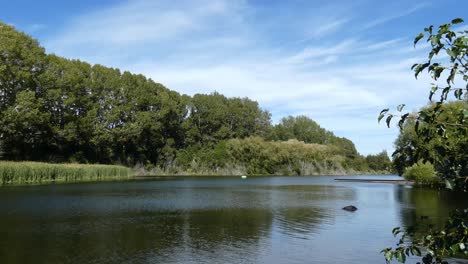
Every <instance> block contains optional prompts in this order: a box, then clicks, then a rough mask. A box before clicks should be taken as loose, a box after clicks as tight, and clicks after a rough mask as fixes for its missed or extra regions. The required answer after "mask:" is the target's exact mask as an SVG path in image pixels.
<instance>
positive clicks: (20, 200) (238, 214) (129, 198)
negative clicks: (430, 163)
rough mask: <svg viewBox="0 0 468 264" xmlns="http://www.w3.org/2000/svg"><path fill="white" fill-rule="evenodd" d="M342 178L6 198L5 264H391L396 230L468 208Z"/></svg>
mask: <svg viewBox="0 0 468 264" xmlns="http://www.w3.org/2000/svg"><path fill="white" fill-rule="evenodd" d="M334 178H337V177H332V176H320V177H317V176H315V177H304V176H301V177H249V178H247V179H241V178H240V177H197V178H194V177H191V178H190V177H176V178H161V179H152V180H133V181H120V182H100V183H77V184H52V185H39V186H21V187H1V188H0V235H1V239H0V263H265V264H266V263H268V264H275V263H385V260H384V258H383V256H382V255H381V254H380V253H379V252H380V250H381V249H383V248H385V247H389V246H394V245H395V243H396V239H395V238H394V237H393V236H392V234H391V230H392V228H394V227H396V226H409V225H412V224H414V222H415V221H419V220H420V219H421V216H428V217H429V219H428V220H425V221H430V222H433V223H436V224H440V223H442V222H443V221H444V217H446V216H447V215H448V212H449V211H450V210H451V209H453V208H462V207H468V200H467V196H466V195H465V194H454V193H449V192H446V191H437V190H429V189H422V188H412V187H409V186H400V185H393V184H384V183H382V184H381V183H362V182H335V181H334ZM344 178H356V179H357V178H360V179H365V178H373V179H375V178H378V179H399V177H396V176H352V177H350V176H346V177H344ZM346 205H355V206H357V207H358V208H359V209H358V210H357V211H356V212H352V213H351V212H347V211H344V210H342V209H341V208H342V207H344V206H346ZM407 263H415V260H414V259H410V261H409V262H407Z"/></svg>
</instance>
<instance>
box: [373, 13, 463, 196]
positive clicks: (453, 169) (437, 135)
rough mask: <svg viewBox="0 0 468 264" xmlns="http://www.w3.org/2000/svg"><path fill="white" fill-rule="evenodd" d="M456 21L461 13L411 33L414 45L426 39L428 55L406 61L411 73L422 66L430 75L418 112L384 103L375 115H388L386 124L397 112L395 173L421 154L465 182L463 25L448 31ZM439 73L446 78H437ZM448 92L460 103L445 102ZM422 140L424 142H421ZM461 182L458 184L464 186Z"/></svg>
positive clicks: (445, 174)
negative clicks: (426, 102)
mask: <svg viewBox="0 0 468 264" xmlns="http://www.w3.org/2000/svg"><path fill="white" fill-rule="evenodd" d="M459 23H463V19H461V18H457V19H454V20H452V22H451V23H448V24H443V25H440V26H439V28H438V30H437V31H436V30H435V29H434V27H433V26H429V27H427V28H425V29H424V32H423V33H420V34H419V35H418V36H417V37H416V38H415V41H414V44H415V45H416V44H417V43H418V42H419V41H421V40H423V39H426V41H427V42H428V43H429V44H430V46H431V50H430V52H429V55H428V60H427V61H426V62H423V63H417V64H414V65H413V66H412V67H411V69H412V70H413V71H414V73H415V77H416V78H417V77H418V76H419V75H420V74H421V73H422V72H423V71H424V70H427V72H428V73H429V75H430V77H431V78H432V79H433V81H434V84H432V87H431V89H430V92H429V100H430V101H431V104H430V106H429V107H426V108H423V109H421V110H420V111H418V112H417V113H413V114H411V113H402V114H401V115H397V114H389V113H388V112H389V109H384V110H382V112H381V113H380V115H379V118H378V119H379V121H380V120H382V119H383V118H384V117H385V116H387V119H386V121H387V125H390V122H391V120H392V118H393V117H396V116H399V117H400V120H399V122H398V125H399V127H400V129H401V130H402V131H403V132H402V134H403V136H400V138H399V139H398V140H397V143H396V144H397V152H396V153H395V155H394V156H395V161H396V169H397V170H398V171H399V173H401V172H402V171H403V170H404V166H407V165H408V164H409V165H411V164H412V163H414V162H415V160H419V159H423V160H428V161H431V162H432V163H433V164H434V165H435V167H436V170H437V171H438V172H439V174H440V175H442V176H443V178H444V179H445V180H447V181H448V182H459V183H462V182H465V183H466V182H467V181H465V180H464V178H465V177H466V176H467V175H468V168H467V167H468V165H467V155H466V147H467V145H466V144H467V143H466V142H468V139H467V136H468V125H467V120H468V109H467V101H466V100H467V98H468V97H467V94H468V36H467V34H468V31H467V30H463V31H458V32H455V31H453V30H452V27H453V25H455V24H459ZM442 77H443V78H445V77H446V79H445V80H444V82H442V83H439V82H438V81H439V80H440V78H442ZM450 94H452V95H453V99H454V100H455V101H458V102H460V104H458V105H457V104H452V105H451V106H447V102H448V101H449V100H450V97H449V95H450ZM435 95H440V98H439V100H437V101H436V102H433V101H432V99H433V98H434V96H435ZM453 106H458V107H453ZM402 110H403V107H402V106H401V107H398V108H397V111H398V112H401V111H402ZM408 127H412V128H414V130H415V135H410V134H409V133H408V132H405V129H407V128H408ZM405 133H406V135H404V134H405ZM414 142H416V143H414ZM408 143H409V144H408ZM459 143H460V144H459ZM425 144H427V145H428V146H429V147H424V145H425ZM464 153H465V154H464ZM463 185H464V184H462V186H460V187H461V188H466V186H463Z"/></svg>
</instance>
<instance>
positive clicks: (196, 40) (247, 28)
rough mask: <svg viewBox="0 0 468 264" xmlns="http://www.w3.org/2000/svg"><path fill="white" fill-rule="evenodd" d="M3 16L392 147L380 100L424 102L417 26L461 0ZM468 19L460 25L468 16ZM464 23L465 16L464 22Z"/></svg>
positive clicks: (12, 12) (55, 10)
mask: <svg viewBox="0 0 468 264" xmlns="http://www.w3.org/2000/svg"><path fill="white" fill-rule="evenodd" d="M0 3H1V6H2V8H1V9H0V20H1V21H3V22H6V23H9V24H12V25H14V26H15V27H17V28H18V29H20V30H22V31H25V32H26V33H28V34H30V35H32V36H33V37H35V38H37V39H39V41H40V42H41V44H42V45H43V46H45V47H46V49H47V52H49V53H55V54H57V55H60V56H64V57H67V58H76V59H80V60H85V61H88V62H90V63H99V64H104V65H106V66H112V67H118V68H120V69H122V70H129V71H132V72H134V73H142V74H145V75H146V76H148V77H150V78H152V79H154V80H155V81H157V82H160V83H163V84H164V85H165V86H167V87H168V88H170V89H173V90H176V91H178V92H180V93H186V94H194V93H210V92H213V91H218V92H221V93H223V94H225V95H227V96H241V97H245V96H247V97H250V98H252V99H254V100H257V101H258V102H259V103H260V104H261V106H262V107H263V108H265V109H267V110H269V111H270V112H271V113H272V117H273V120H274V121H275V122H277V121H278V120H279V119H280V118H282V117H284V116H287V115H307V116H309V117H311V118H312V119H314V120H316V121H317V122H318V123H319V124H321V125H322V126H323V127H325V128H327V129H329V130H332V131H334V132H335V134H337V135H338V136H344V137H347V138H350V139H351V140H353V141H354V142H355V144H356V147H357V149H358V151H359V152H361V153H362V154H369V153H377V152H379V151H381V150H383V149H386V150H388V151H389V152H391V151H393V141H394V139H395V138H396V136H397V134H398V129H397V128H395V127H392V128H390V129H388V128H386V126H385V125H384V124H378V123H377V120H376V118H377V115H378V113H379V112H380V110H381V109H382V108H386V107H395V106H396V105H398V104H400V103H405V104H406V105H407V108H408V109H409V110H416V109H418V108H419V107H421V106H423V105H424V104H425V103H426V98H427V94H428V87H429V83H430V80H429V79H428V78H427V77H422V78H419V79H418V80H415V79H414V76H413V74H412V72H411V71H410V67H411V65H412V64H413V63H416V62H422V61H424V58H425V54H426V53H427V47H425V46H424V45H422V46H421V47H419V48H416V49H414V48H413V47H412V41H413V38H414V36H415V35H417V34H418V33H419V32H420V31H421V30H422V29H423V28H424V27H426V26H428V25H430V24H436V25H438V24H441V23H446V22H449V21H450V20H451V19H452V18H455V17H462V18H464V19H465V20H466V19H468V18H467V17H464V16H466V10H468V1H455V0H451V1H450V0H446V1H440V0H437V1H371V0H369V1H364V0H356V1H312V0H310V1H292V0H291V1H272V0H257V1H253V0H252V1H247V0H239V1H237V0H180V1H170V0H161V1H159V0H153V1H149V0H147V1H143V0H131V1H116V0H100V1H94V0H82V1H57V0H43V1H25V0H16V1H6V0H0ZM465 25H466V24H465ZM464 27H466V26H464Z"/></svg>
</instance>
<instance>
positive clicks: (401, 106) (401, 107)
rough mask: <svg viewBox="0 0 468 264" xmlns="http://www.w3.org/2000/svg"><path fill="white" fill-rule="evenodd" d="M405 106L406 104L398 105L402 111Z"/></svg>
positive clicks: (399, 110) (398, 108)
mask: <svg viewBox="0 0 468 264" xmlns="http://www.w3.org/2000/svg"><path fill="white" fill-rule="evenodd" d="M404 107H405V104H401V105H398V106H397V111H398V112H401V110H403V108H404Z"/></svg>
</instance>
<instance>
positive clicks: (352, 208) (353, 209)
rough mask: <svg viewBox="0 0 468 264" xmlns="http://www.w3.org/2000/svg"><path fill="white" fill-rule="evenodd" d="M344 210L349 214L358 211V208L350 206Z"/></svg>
mask: <svg viewBox="0 0 468 264" xmlns="http://www.w3.org/2000/svg"><path fill="white" fill-rule="evenodd" d="M343 210H345V211H348V212H354V211H356V210H357V207H356V206H354V205H348V206H345V207H343Z"/></svg>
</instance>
